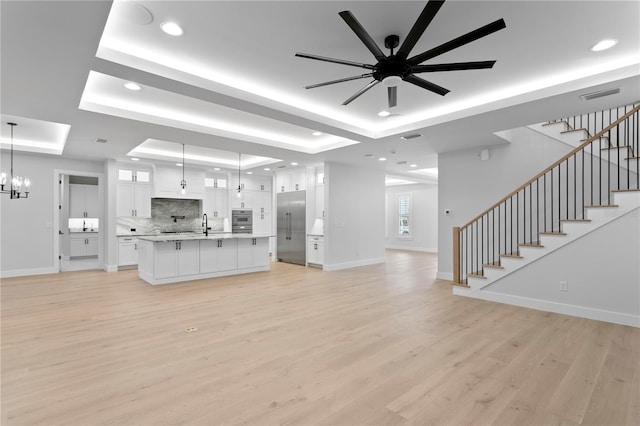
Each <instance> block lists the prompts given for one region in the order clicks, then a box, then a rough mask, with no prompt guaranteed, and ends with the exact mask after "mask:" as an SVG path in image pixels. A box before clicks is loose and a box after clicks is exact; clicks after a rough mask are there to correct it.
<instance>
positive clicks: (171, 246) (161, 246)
mask: <svg viewBox="0 0 640 426" xmlns="http://www.w3.org/2000/svg"><path fill="white" fill-rule="evenodd" d="M199 246H200V244H199V241H168V242H164V243H156V244H154V259H155V262H154V276H155V277H156V278H169V277H182V276H188V275H196V274H198V273H199V272H200V266H199V262H200V258H199V254H198V253H199Z"/></svg>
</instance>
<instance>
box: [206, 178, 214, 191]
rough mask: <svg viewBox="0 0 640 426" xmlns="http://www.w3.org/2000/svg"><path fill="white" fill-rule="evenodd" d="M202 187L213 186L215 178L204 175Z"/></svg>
mask: <svg viewBox="0 0 640 426" xmlns="http://www.w3.org/2000/svg"><path fill="white" fill-rule="evenodd" d="M204 187H205V188H215V187H216V180H215V179H214V178H210V177H206V178H204Z"/></svg>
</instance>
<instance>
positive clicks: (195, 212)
mask: <svg viewBox="0 0 640 426" xmlns="http://www.w3.org/2000/svg"><path fill="white" fill-rule="evenodd" d="M172 216H176V217H172ZM183 217H184V218H183ZM208 221H209V227H211V231H213V232H215V231H218V232H220V231H224V218H221V217H215V218H213V217H210V218H208ZM132 229H135V231H132ZM202 229H203V228H202V201H201V200H179V199H173V198H152V199H151V218H139V217H119V218H117V231H116V233H117V234H118V235H129V234H158V233H161V232H186V231H200V230H202Z"/></svg>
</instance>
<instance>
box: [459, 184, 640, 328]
mask: <svg viewBox="0 0 640 426" xmlns="http://www.w3.org/2000/svg"><path fill="white" fill-rule="evenodd" d="M614 198H615V201H616V204H618V205H619V207H618V208H597V209H589V214H590V220H591V222H567V223H564V224H563V231H564V232H566V233H567V235H566V236H552V238H554V239H562V238H565V239H566V241H565V242H564V243H562V244H557V245H555V246H554V247H553V248H552V247H551V244H547V242H543V244H544V245H545V247H542V248H532V249H531V250H526V251H528V252H529V251H530V252H531V253H523V259H514V260H515V261H520V263H519V264H517V263H514V264H511V265H505V267H504V268H505V269H504V271H505V273H504V274H502V275H500V276H499V277H496V276H491V275H490V276H488V277H487V279H480V278H475V279H473V278H469V284H470V287H460V286H454V287H453V293H454V294H455V295H459V296H466V297H472V298H477V299H483V300H492V301H495V302H500V303H508V304H513V305H518V306H523V307H528V308H532V309H539V310H544V311H550V312H558V313H563V314H568V315H574V316H579V317H584V318H591V319H597V320H601V321H608V322H613V323H617V324H624V325H629V326H634V327H640V313H639V314H635V315H634V314H628V313H620V312H613V311H610V310H606V309H593V308H589V307H583V306H576V305H572V304H566V303H562V302H561V301H546V300H538V299H535V298H534V299H532V298H528V297H520V296H515V295H509V294H505V293H498V292H495V291H492V288H491V287H492V286H494V284H498V285H499V284H500V282H501V281H502V280H503V279H504V278H505V277H507V276H509V275H511V274H513V273H514V272H516V271H518V270H521V269H522V268H524V267H525V266H530V265H534V267H535V264H536V263H537V262H540V261H541V260H542V259H545V258H547V257H548V256H552V255H553V253H557V252H558V250H559V249H560V248H562V247H566V249H565V250H563V252H564V253H567V251H566V250H571V247H570V246H571V245H572V244H573V243H576V242H578V241H580V240H582V239H583V238H584V237H586V236H588V235H590V234H592V233H594V232H595V231H596V230H598V229H601V228H603V227H605V226H607V225H608V224H612V223H614V222H617V221H621V219H623V220H631V221H632V223H635V224H636V228H637V223H638V222H639V221H638V219H637V218H638V217H640V192H638V191H632V192H619V193H614ZM633 221H635V222H633ZM632 232H635V234H636V235H631V234H630V235H629V238H631V239H635V240H634V241H635V244H636V247H637V246H638V242H639V241H640V235H638V231H637V230H636V231H632ZM542 237H547V236H542ZM567 246H569V247H567ZM534 250H537V251H538V252H537V253H536V252H535V251H534ZM534 255H535V256H534ZM509 260H512V259H509ZM621 261H623V260H622V259H621ZM584 262H587V263H589V262H591V263H596V264H597V262H598V260H597V259H588V258H586V259H584ZM541 263H542V262H541ZM629 263H630V264H631V267H632V268H635V270H636V272H635V275H636V276H635V277H631V279H632V280H633V281H635V282H636V283H637V284H638V286H637V287H640V269H638V263H637V259H631V260H630V261H629V260H628V261H627V264H629ZM514 265H515V267H514ZM602 266H603V268H615V267H616V266H615V265H611V264H605V265H602ZM485 275H487V269H486V268H485ZM472 281H474V282H473V283H472ZM504 281H505V284H503V285H507V283H508V285H511V284H512V281H513V280H504ZM476 282H479V283H480V284H478V283H476ZM472 284H475V285H472ZM555 284H559V283H555ZM575 284H576V283H573V285H575ZM570 285H571V283H570ZM603 285H606V283H603ZM558 294H562V293H558Z"/></svg>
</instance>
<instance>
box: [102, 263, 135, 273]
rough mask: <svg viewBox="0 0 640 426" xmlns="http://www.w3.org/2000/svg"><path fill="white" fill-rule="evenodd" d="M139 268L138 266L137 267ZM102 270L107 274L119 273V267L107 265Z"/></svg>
mask: <svg viewBox="0 0 640 426" xmlns="http://www.w3.org/2000/svg"><path fill="white" fill-rule="evenodd" d="M136 267H137V265H136ZM102 269H103V270H104V271H105V272H118V265H107V264H106V263H105V264H103V265H102Z"/></svg>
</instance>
